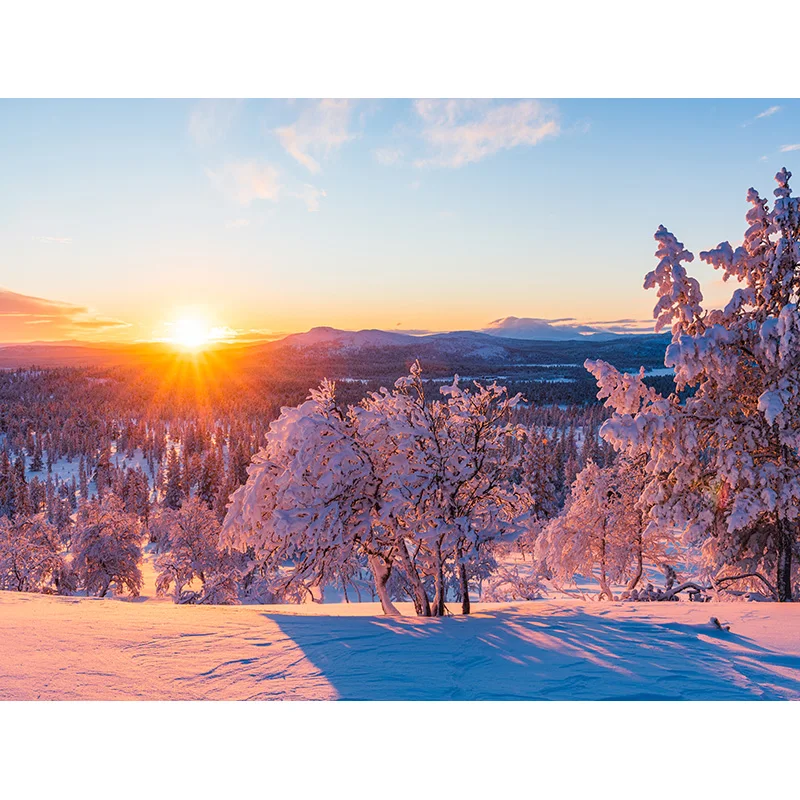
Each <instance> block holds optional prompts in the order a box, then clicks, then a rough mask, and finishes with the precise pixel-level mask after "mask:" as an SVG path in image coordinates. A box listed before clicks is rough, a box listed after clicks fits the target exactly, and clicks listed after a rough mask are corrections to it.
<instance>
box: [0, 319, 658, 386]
mask: <svg viewBox="0 0 800 800" xmlns="http://www.w3.org/2000/svg"><path fill="white" fill-rule="evenodd" d="M668 341H669V337H668V336H667V335H655V334H629V335H620V334H618V335H610V336H587V335H580V336H576V337H573V338H569V339H566V340H564V339H543V340H537V339H528V338H519V339H517V338H512V337H510V336H507V335H506V336H497V335H493V334H489V333H483V332H477V331H454V332H451V333H433V334H425V335H418V336H416V335H412V334H408V333H399V332H396V331H381V330H363V331H343V330H337V329H336V328H327V327H320V328H313V329H312V330H310V331H308V332H306V333H297V334H292V335H290V336H286V337H285V338H283V339H278V340H275V341H270V342H258V343H247V344H242V343H236V344H216V345H213V346H211V347H209V348H206V349H205V350H203V351H201V352H200V354H199V355H198V357H201V358H204V359H208V360H214V359H217V358H221V359H224V360H225V361H227V362H228V363H231V364H239V365H242V366H245V367H253V368H264V369H267V370H268V371H274V372H279V371H280V370H283V371H287V370H289V371H291V372H297V371H298V370H300V371H303V372H309V373H313V374H318V373H323V372H324V373H326V374H331V375H335V374H341V375H362V374H366V375H367V376H369V377H372V376H380V377H383V376H384V375H390V374H393V373H394V374H399V372H400V371H402V370H405V369H406V368H407V367H408V364H410V363H411V362H412V361H414V360H415V359H419V360H420V361H421V362H422V363H423V367H424V368H425V369H426V371H432V373H433V374H446V373H448V372H449V373H452V372H455V371H458V372H460V373H461V374H486V373H488V372H492V371H494V372H495V373H496V374H500V373H499V372H497V371H498V370H499V369H501V368H502V370H503V371H504V372H507V368H513V369H514V375H515V376H516V375H517V373H520V376H521V374H522V373H529V372H531V370H533V371H534V372H538V371H540V370H542V369H546V368H552V367H562V368H570V367H572V368H576V369H577V368H580V369H581V370H582V365H583V362H584V361H585V359H587V358H603V359H606V360H608V361H610V362H611V363H613V364H614V365H615V366H618V367H620V368H622V369H629V368H636V367H638V366H640V365H642V366H644V367H646V368H648V369H650V368H654V367H660V366H663V360H664V350H665V347H666V345H667V343H668ZM194 357H195V356H193V355H192V354H190V353H180V352H179V351H176V350H175V349H174V348H172V347H171V346H170V345H168V344H164V343H158V342H153V343H140V344H108V343H106V344H83V343H74V342H70V343H60V342H59V343H49V342H48V343H44V342H37V343H31V344H13V345H5V346H0V369H13V368H21V367H22V368H25V367H31V366H37V367H65V366H91V367H103V366H124V365H131V366H136V365H140V364H151V365H152V364H159V363H161V362H163V361H167V360H172V361H174V360H176V359H192V358H194ZM551 371H552V370H551Z"/></svg>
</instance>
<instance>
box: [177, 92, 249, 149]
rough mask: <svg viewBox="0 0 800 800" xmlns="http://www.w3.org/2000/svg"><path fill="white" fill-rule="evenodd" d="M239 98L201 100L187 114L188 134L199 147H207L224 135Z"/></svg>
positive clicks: (238, 105) (233, 116) (232, 118)
mask: <svg viewBox="0 0 800 800" xmlns="http://www.w3.org/2000/svg"><path fill="white" fill-rule="evenodd" d="M241 103H242V101H241V100H202V101H201V102H199V103H198V104H197V105H196V106H195V107H194V109H192V113H191V115H190V116H189V135H190V136H191V137H192V139H193V140H194V142H195V144H196V145H198V146H199V147H209V146H210V145H213V144H216V143H217V142H218V141H220V140H221V139H223V138H224V137H225V134H226V133H227V132H228V130H229V129H230V127H231V124H232V123H233V120H234V118H235V117H236V114H237V113H238V111H239V107H240V106H241Z"/></svg>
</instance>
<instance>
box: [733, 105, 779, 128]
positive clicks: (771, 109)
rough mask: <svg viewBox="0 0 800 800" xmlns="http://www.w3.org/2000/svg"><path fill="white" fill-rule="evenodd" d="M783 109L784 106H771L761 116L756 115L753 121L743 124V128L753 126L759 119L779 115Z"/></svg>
mask: <svg viewBox="0 0 800 800" xmlns="http://www.w3.org/2000/svg"><path fill="white" fill-rule="evenodd" d="M782 108H783V106H770V107H769V108H765V109H764V110H763V111H762V112H761V113H760V114H756V115H755V116H754V117H753V118H752V119H749V120H747V122H743V123H742V127H743V128H746V127H747V126H748V125H752V124H753V123H754V122H756V121H757V120H759V119H766V118H767V117H771V116H772V115H773V114H777V113H778V112H779V111H780V110H781V109H782Z"/></svg>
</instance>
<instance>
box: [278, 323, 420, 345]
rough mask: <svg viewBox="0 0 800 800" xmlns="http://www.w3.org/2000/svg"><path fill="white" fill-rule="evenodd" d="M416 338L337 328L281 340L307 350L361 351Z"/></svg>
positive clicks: (314, 331)
mask: <svg viewBox="0 0 800 800" xmlns="http://www.w3.org/2000/svg"><path fill="white" fill-rule="evenodd" d="M415 340H416V337H414V336H411V335H409V334H407V333H395V332H393V331H379V330H364V331H342V330H338V329H337V328H329V327H320V328H312V329H311V330H310V331H307V332H306V333H293V334H290V335H289V336H287V337H285V338H284V339H281V340H280V342H281V344H285V345H290V346H291V347H298V348H306V347H317V346H318V345H326V346H329V347H337V348H348V349H354V350H356V349H360V348H362V347H393V346H398V345H408V344H413V343H414V341H415Z"/></svg>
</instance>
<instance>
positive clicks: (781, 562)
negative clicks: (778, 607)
mask: <svg viewBox="0 0 800 800" xmlns="http://www.w3.org/2000/svg"><path fill="white" fill-rule="evenodd" d="M776 584H777V585H776V586H775V588H776V589H777V592H778V602H779V603H790V602H791V601H792V536H791V534H790V533H789V532H788V531H787V530H786V529H785V528H784V526H783V525H780V527H779V528H778V574H777V581H776Z"/></svg>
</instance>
